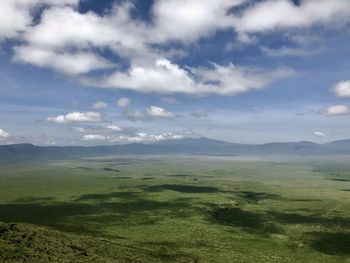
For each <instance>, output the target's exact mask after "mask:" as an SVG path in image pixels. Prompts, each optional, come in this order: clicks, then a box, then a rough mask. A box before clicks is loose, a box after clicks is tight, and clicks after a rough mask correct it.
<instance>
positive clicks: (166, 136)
mask: <svg viewBox="0 0 350 263" xmlns="http://www.w3.org/2000/svg"><path fill="white" fill-rule="evenodd" d="M186 135H187V133H186V132H164V133H160V134H147V133H145V132H138V133H136V134H134V135H129V136H128V135H120V136H118V137H114V138H110V141H111V142H127V143H136V142H157V141H164V140H179V139H183V138H185V136H186Z"/></svg>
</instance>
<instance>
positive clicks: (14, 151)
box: [0, 137, 350, 162]
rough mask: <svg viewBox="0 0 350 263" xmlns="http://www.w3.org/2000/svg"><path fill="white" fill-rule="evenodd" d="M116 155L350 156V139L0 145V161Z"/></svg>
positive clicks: (189, 139)
mask: <svg viewBox="0 0 350 263" xmlns="http://www.w3.org/2000/svg"><path fill="white" fill-rule="evenodd" d="M117 154H140V155H145V154H196V155H278V154H289V155H324V154H350V140H341V141H334V142H330V143H327V144H317V143H313V142H308V141H301V142H273V143H267V144H238V143H229V142H224V141H218V140H212V139H208V138H204V137H202V138H186V139H180V140H167V141H161V142H156V143H152V144H143V143H131V144H123V145H112V146H89V147H85V146H65V147H59V146H35V145H32V144H12V145H0V161H3V162H7V161H25V160H33V159H36V160H41V159H43V160H44V159H72V158H82V157H92V156H102V155H117Z"/></svg>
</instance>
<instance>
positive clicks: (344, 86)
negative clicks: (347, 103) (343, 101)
mask: <svg viewBox="0 0 350 263" xmlns="http://www.w3.org/2000/svg"><path fill="white" fill-rule="evenodd" d="M331 91H332V92H333V93H334V94H335V95H336V96H337V97H339V98H349V97H350V80H344V81H340V82H338V83H336V84H335V85H334V86H333V88H332V89H331Z"/></svg>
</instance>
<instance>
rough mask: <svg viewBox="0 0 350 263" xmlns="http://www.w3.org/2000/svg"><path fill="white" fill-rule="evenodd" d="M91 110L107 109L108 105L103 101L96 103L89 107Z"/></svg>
mask: <svg viewBox="0 0 350 263" xmlns="http://www.w3.org/2000/svg"><path fill="white" fill-rule="evenodd" d="M91 108H93V109H103V108H108V104H107V103H106V102H103V101H96V102H95V103H93V104H92V105H91Z"/></svg>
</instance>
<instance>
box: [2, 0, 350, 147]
mask: <svg viewBox="0 0 350 263" xmlns="http://www.w3.org/2000/svg"><path fill="white" fill-rule="evenodd" d="M349 12H350V5H349V4H348V1H347V0H332V1H331V0H300V1H290V0H261V1H253V0H215V1H214V0H206V1H204V0H191V1H189V0H157V1H151V0H149V1H131V0H125V1H112V0H103V1H97V0H84V1H79V0H3V1H1V2H0V144H10V143H21V142H29V143H34V144H38V145H98V144H119V143H130V142H146V143H148V142H154V141H159V140H166V139H179V138H184V137H200V136H205V137H209V138H214V139H219V140H226V141H230V142H239V143H265V142H271V141H301V140H309V141H315V142H319V143H325V142H328V141H332V140H337V139H344V138H350V136H349V129H350V123H349V118H350V109H349V108H350V80H349V79H350V77H349V75H350V72H349V71H350V70H349V69H350V60H349V56H348V54H349V49H350V38H349V36H350V30H349V22H350V17H349V15H348V14H349Z"/></svg>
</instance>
